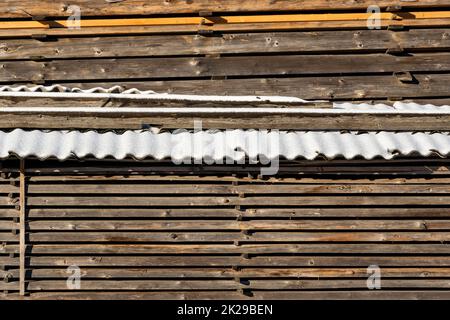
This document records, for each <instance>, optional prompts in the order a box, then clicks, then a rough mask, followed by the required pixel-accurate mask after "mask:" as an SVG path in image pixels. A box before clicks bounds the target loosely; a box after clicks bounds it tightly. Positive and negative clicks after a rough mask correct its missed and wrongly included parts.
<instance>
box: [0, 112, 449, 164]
mask: <svg viewBox="0 0 450 320" xmlns="http://www.w3.org/2000/svg"><path fill="white" fill-rule="evenodd" d="M108 116H109V117H108ZM110 116H111V115H110V114H107V115H106V116H105V114H99V115H95V114H94V115H92V116H86V115H79V114H72V115H70V116H69V115H52V114H45V115H44V114H40V113H39V112H35V113H34V114H33V113H27V114H20V113H19V112H15V113H2V116H1V117H0V128H1V129H15V128H18V127H19V128H23V129H29V128H33V129H44V128H45V129H111V130H120V129H130V130H140V129H143V128H148V127H159V128H164V129H180V128H186V129H192V128H194V120H198V119H199V117H201V119H202V125H203V128H204V129H279V130H290V129H295V130H384V131H411V128H414V131H449V129H450V116H449V115H432V114H428V115H402V116H400V115H394V116H393V115H380V114H378V115H377V114H375V115H370V114H365V115H364V114H363V115H334V116H333V115H330V116H325V115H320V114H311V115H308V114H304V115H301V116H293V115H290V114H287V115H276V114H275V115H264V114H254V115H253V116H251V115H249V116H248V115H247V116H246V115H245V114H243V115H239V114H234V115H222V116H219V115H217V116H216V117H211V116H208V115H207V114H205V115H202V114H201V113H200V112H199V113H197V114H196V117H195V118H194V117H193V116H191V115H183V114H176V113H174V114H173V115H171V116H159V115H154V116H149V115H147V116H146V115H140V116H139V115H133V116H131V115H126V114H122V115H120V114H118V117H110ZM175 169H176V168H175Z"/></svg>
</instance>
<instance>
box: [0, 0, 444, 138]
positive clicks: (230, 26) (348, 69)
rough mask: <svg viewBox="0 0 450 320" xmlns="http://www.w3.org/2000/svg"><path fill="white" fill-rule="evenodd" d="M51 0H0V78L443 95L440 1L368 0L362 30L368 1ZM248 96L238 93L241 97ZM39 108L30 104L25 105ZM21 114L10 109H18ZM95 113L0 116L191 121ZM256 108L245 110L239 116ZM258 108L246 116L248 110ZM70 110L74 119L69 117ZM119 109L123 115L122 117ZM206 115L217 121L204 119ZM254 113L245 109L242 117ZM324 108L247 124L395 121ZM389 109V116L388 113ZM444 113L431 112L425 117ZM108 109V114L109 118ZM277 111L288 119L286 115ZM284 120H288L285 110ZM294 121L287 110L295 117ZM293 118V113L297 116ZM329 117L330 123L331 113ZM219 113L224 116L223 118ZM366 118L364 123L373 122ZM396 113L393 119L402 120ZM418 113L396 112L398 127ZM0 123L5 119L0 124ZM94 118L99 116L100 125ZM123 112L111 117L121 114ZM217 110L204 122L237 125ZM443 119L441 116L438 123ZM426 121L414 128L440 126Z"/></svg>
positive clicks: (228, 90) (421, 97)
mask: <svg viewBox="0 0 450 320" xmlns="http://www.w3.org/2000/svg"><path fill="white" fill-rule="evenodd" d="M71 4H72V5H77V6H79V8H80V10H81V12H80V13H81V28H80V29H69V28H67V26H68V25H67V21H66V20H67V17H68V16H70V15H71V12H72V11H73V10H69V9H68V5H67V4H64V3H58V2H55V1H44V2H42V1H41V2H39V4H37V3H35V2H33V1H21V2H20V3H19V4H17V3H16V2H14V3H13V2H12V1H2V3H1V4H0V18H1V19H2V20H1V21H0V84H4V85H15V84H28V85H32V84H49V85H50V84H56V83H59V84H64V85H66V86H68V87H81V88H92V87H97V86H100V87H106V88H108V87H111V86H113V85H120V86H123V87H124V88H138V89H141V90H153V91H156V92H161V93H164V92H169V93H180V94H210V95H270V96H274V95H281V96H295V97H301V98H303V99H307V100H325V101H331V102H332V101H363V102H369V103H374V102H385V103H391V102H392V101H398V100H405V101H410V100H414V101H417V102H419V103H433V104H435V105H442V104H448V103H449V99H448V98H449V95H448V85H447V83H448V81H449V79H450V52H449V47H450V36H449V35H450V26H449V25H450V2H449V1H445V0H427V1H381V2H380V1H378V2H377V4H378V5H379V6H380V9H381V11H382V12H381V14H380V18H381V29H380V30H377V29H375V30H369V29H368V26H367V20H368V19H371V18H373V14H372V13H367V12H366V9H367V7H368V6H369V5H371V4H372V1H319V0H316V1H306V0H284V1H275V2H274V1H259V2H258V3H257V4H255V2H254V1H247V0H242V1H225V2H224V1H206V0H205V1H192V2H190V1H132V0H130V1H118V2H117V1H114V2H111V3H109V2H105V1H100V0H98V1H97V0H93V1H72V2H71ZM0 105H2V106H24V105H26V106H30V105H34V106H72V107H75V106H81V107H85V106H97V107H99V106H105V107H108V106H110V107H120V106H135V105H136V104H135V103H132V102H130V101H115V100H107V99H104V100H100V101H98V100H97V101H85V100H83V101H77V100H76V99H73V100H61V99H35V98H33V99H18V98H2V99H0ZM246 107H248V105H247V106H246ZM36 113H38V112H36ZM22 116H23V115H20V117H22ZM98 117H99V115H95V114H94V115H92V117H90V118H89V117H88V118H82V119H79V118H77V117H70V119H66V120H68V121H69V122H66V121H65V119H63V118H61V117H59V118H58V117H55V118H54V117H48V116H43V117H36V115H32V116H28V117H23V118H22V119H23V120H22V121H20V119H18V116H17V115H8V116H5V117H2V119H3V120H4V123H1V124H0V126H1V127H2V128H8V127H11V123H18V124H20V126H21V127H30V128H44V129H47V128H57V127H58V126H59V127H61V128H63V127H65V128H67V127H71V128H81V127H83V128H87V127H90V128H92V129H95V128H98V129H120V128H122V129H131V128H133V129H136V128H141V127H142V126H145V125H147V126H148V125H155V126H160V127H166V128H170V125H169V124H172V126H174V127H190V126H191V125H190V122H191V120H190V118H189V119H187V120H186V121H179V122H178V123H176V120H177V118H178V117H176V116H175V117H159V118H158V117H152V119H154V121H153V122H152V121H151V120H150V119H144V120H143V121H139V120H138V119H136V118H133V117H132V116H130V115H128V116H127V115H124V116H123V118H128V120H126V119H121V121H117V119H116V120H114V119H112V120H111V119H109V120H105V119H99V118H98ZM248 117H252V118H255V116H248ZM256 118H257V117H256ZM77 120H79V121H77ZM122 120H123V121H122ZM215 120H217V121H215ZM253 120H254V121H257V120H256V119H253ZM360 120H361V121H362V122H363V123H364V125H353V126H352V124H354V123H355V122H357V121H358V119H348V121H346V119H344V120H343V121H341V119H335V121H337V122H338V123H342V125H341V127H339V125H335V126H333V125H330V126H326V125H323V124H321V122H320V121H314V120H311V119H305V121H303V122H301V121H300V120H299V119H298V117H297V119H295V118H294V117H291V116H284V117H282V116H278V117H273V118H271V119H262V120H261V121H260V122H259V123H258V122H255V123H254V126H255V127H258V128H260V127H262V126H264V124H269V125H268V127H270V128H274V127H276V126H275V125H270V124H271V123H274V122H275V123H278V122H279V123H280V124H281V128H284V129H315V128H314V124H316V123H317V129H318V130H322V129H358V130H373V129H380V130H405V128H404V127H403V128H402V127H401V126H399V125H394V124H391V125H389V124H386V125H383V123H384V122H385V119H379V120H378V122H377V120H376V119H375V120H374V119H369V118H363V117H362V118H361V119H360ZM391 120H392V119H391ZM439 120H441V121H443V122H444V123H448V119H447V118H439V117H432V119H430V122H431V123H437V122H439ZM110 121H112V122H113V123H109V124H108V122H110ZM286 121H287V123H286ZM291 121H293V122H291ZM295 121H297V122H295ZM298 121H300V122H298ZM328 121H330V122H329V123H333V120H327V123H328ZM224 122H226V123H224ZM375 122H377V124H376V125H375V124H374V123H375ZM401 122H403V121H401ZM419 122H420V121H415V122H414V121H412V122H410V121H409V119H406V121H404V123H407V124H405V127H415V126H420V124H419ZM8 123H9V124H10V125H8ZM101 123H103V125H101ZM121 123H122V125H121ZM245 123H248V121H247V120H246V119H245V121H244V123H242V122H241V123H239V121H237V120H236V119H231V120H227V118H226V115H217V116H215V119H213V120H212V121H211V122H210V123H205V125H206V126H209V127H219V128H222V127H223V128H226V127H242V126H243V125H244V124H245ZM443 126H445V124H444V125H443ZM443 126H433V125H427V126H422V127H417V130H443V129H445V128H443Z"/></svg>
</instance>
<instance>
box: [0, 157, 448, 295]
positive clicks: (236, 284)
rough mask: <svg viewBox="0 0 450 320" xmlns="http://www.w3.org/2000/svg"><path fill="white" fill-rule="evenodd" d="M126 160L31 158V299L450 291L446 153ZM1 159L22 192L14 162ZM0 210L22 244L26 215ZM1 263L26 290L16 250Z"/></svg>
mask: <svg viewBox="0 0 450 320" xmlns="http://www.w3.org/2000/svg"><path fill="white" fill-rule="evenodd" d="M128 164H129V163H128ZM128 164H127V163H124V164H122V166H121V168H122V169H120V168H119V169H117V168H114V167H115V166H118V163H117V162H115V163H113V164H111V163H102V162H100V163H99V162H95V163H92V162H91V163H89V162H88V163H86V165H84V166H82V167H80V166H79V163H77V162H68V163H62V164H61V163H60V164H59V165H58V164H57V163H53V162H51V163H50V164H48V163H46V164H45V165H43V164H42V163H39V162H37V163H29V164H28V165H26V166H25V175H26V177H27V179H26V185H27V187H26V192H27V203H26V206H27V221H26V235H27V236H26V264H25V267H26V286H25V289H26V293H27V296H26V298H30V299H74V298H76V299H96V298H106V299H109V298H129V299H193V298H219V299H225V298H230V299H258V298H270V299H302V298H313V299H316V298H317V299H323V298H337V299H347V298H369V299H370V298H387V299H390V298H448V297H449V292H450V291H449V290H448V289H449V281H448V277H449V272H450V271H449V270H450V259H449V253H450V248H449V246H448V244H447V242H448V241H449V240H450V234H449V232H448V231H449V230H450V197H449V196H448V193H449V192H448V191H449V184H450V179H449V171H448V165H449V163H448V161H440V160H437V161H428V162H422V161H414V160H408V161H403V162H401V161H400V162H396V161H393V162H392V163H391V167H390V168H386V167H382V166H381V167H380V164H381V163H378V164H377V163H374V164H373V166H367V167H365V165H364V164H362V163H359V164H358V163H352V166H351V167H349V166H348V164H347V165H345V164H342V163H339V162H336V163H335V164H334V163H328V164H327V163H320V162H317V163H316V164H315V166H311V164H306V163H305V164H303V165H302V164H300V165H298V164H297V165H294V164H291V165H287V164H285V169H284V171H283V173H282V174H281V175H280V176H279V177H273V178H270V179H268V180H261V179H259V178H256V177H246V176H243V174H242V172H238V171H236V173H232V172H233V170H231V173H228V174H226V173H225V169H224V168H222V169H220V168H218V169H208V168H205V171H204V172H203V173H202V175H196V174H194V173H193V172H192V168H189V167H183V168H178V169H180V171H178V172H177V173H175V174H174V173H171V172H170V169H167V170H166V171H165V170H159V169H157V168H156V167H157V166H158V164H152V163H146V164H141V168H140V169H137V168H136V169H134V168H132V167H127V165H128ZM155 165H156V167H155ZM358 165H359V167H357V166H358ZM98 166H100V167H101V168H103V169H102V170H103V172H102V173H94V174H88V175H87V173H88V172H98V171H99V170H98V169H96V167H98ZM106 168H110V169H106ZM125 168H126V169H125ZM287 168H288V169H287ZM356 168H358V169H356ZM181 169H183V171H181ZM256 169H257V168H253V169H252V170H254V171H255V172H256ZM2 170H3V171H4V172H8V173H11V176H10V177H8V178H6V179H5V178H4V179H3V180H2V185H1V192H2V193H3V194H6V193H8V192H14V190H13V189H14V188H15V187H14V186H13V185H12V184H11V181H17V179H16V178H15V177H16V173H17V168H15V167H14V166H12V167H8V168H4V169H2ZM252 170H248V171H252ZM121 171H123V173H122V172H121ZM125 171H127V173H125ZM155 171H157V172H160V174H156V173H152V172H155ZM350 171H351V172H350ZM392 172H396V173H392ZM399 172H403V173H399ZM161 173H162V174H161ZM13 184H14V183H13ZM5 199H6V195H5ZM9 202H10V201H9V200H5V203H9ZM0 214H1V218H2V223H1V227H2V241H6V243H4V244H3V245H2V253H3V254H7V253H15V254H16V255H17V253H18V251H19V246H18V243H17V241H18V240H17V239H18V238H17V236H16V235H13V234H11V231H10V230H11V229H12V228H13V227H16V226H15V225H13V224H12V222H11V220H12V219H13V218H14V217H17V212H16V211H14V208H13V207H12V208H11V207H8V209H5V210H2V211H0ZM1 261H2V265H4V266H5V267H4V269H5V271H3V274H4V276H5V277H6V276H7V277H9V282H7V283H6V282H5V283H0V287H1V288H3V290H8V293H7V294H6V293H4V294H3V295H2V298H17V295H18V293H17V292H15V291H14V290H17V288H18V286H19V283H18V277H19V270H18V269H19V268H18V264H19V260H18V259H16V258H11V257H9V256H5V255H4V256H2V257H1ZM371 265H377V266H379V267H380V268H381V276H382V280H381V286H382V288H381V290H369V289H368V288H367V277H368V274H367V268H368V267H369V266H371ZM75 266H76V267H79V268H80V272H81V275H82V277H81V287H80V289H73V288H68V287H67V283H66V282H67V279H68V277H69V276H70V275H71V273H70V272H68V268H69V267H72V268H73V267H75Z"/></svg>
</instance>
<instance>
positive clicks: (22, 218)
mask: <svg viewBox="0 0 450 320" xmlns="http://www.w3.org/2000/svg"><path fill="white" fill-rule="evenodd" d="M25 182H26V181H25V160H23V159H21V160H20V217H19V230H20V235H19V247H20V249H19V252H20V258H19V265H20V273H19V290H20V295H21V296H24V295H25V254H26V252H25V250H26V243H25V219H26V185H25Z"/></svg>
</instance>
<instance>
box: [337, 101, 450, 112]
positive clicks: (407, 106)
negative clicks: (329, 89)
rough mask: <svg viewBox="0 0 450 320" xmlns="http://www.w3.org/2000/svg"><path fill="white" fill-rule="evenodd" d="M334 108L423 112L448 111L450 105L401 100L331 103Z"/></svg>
mask: <svg viewBox="0 0 450 320" xmlns="http://www.w3.org/2000/svg"><path fill="white" fill-rule="evenodd" d="M333 108H334V109H339V110H370V111H374V110H378V111H398V112H401V111H409V112H424V111H428V112H430V111H438V112H443V111H445V112H449V111H450V106H448V105H443V106H435V105H433V104H418V103H414V102H407V103H405V102H401V101H397V102H395V103H394V104H393V105H386V104H382V103H377V104H368V103H349V102H344V103H337V102H336V103H333Z"/></svg>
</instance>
